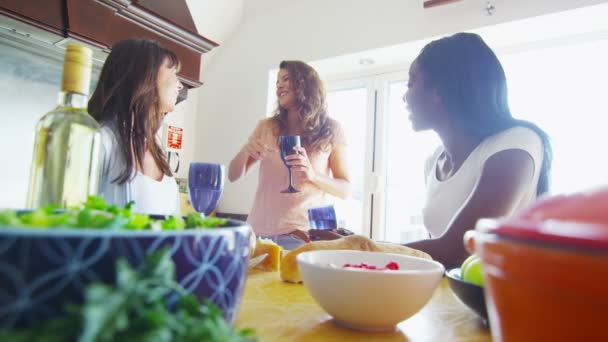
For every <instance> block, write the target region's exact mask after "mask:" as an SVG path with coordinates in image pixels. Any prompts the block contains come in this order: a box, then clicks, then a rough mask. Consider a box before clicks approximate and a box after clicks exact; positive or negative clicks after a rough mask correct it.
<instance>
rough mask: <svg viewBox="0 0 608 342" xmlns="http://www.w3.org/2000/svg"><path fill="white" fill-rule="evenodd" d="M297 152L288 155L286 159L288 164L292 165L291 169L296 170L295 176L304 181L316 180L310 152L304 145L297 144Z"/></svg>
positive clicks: (295, 148)
mask: <svg viewBox="0 0 608 342" xmlns="http://www.w3.org/2000/svg"><path fill="white" fill-rule="evenodd" d="M293 149H294V151H295V152H296V153H294V154H291V155H288V156H287V157H286V158H285V159H286V160H287V165H290V166H291V171H292V172H295V174H294V175H295V176H296V177H297V178H298V179H301V180H302V181H309V182H314V181H315V179H316V176H317V174H316V172H315V169H314V168H313V167H312V165H311V164H310V160H309V159H308V154H307V153H306V149H305V148H304V147H299V146H296V147H294V148H293Z"/></svg>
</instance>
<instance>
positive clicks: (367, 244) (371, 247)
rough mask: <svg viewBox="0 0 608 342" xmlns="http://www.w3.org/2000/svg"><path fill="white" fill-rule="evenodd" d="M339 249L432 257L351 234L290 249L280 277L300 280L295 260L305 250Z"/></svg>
mask: <svg viewBox="0 0 608 342" xmlns="http://www.w3.org/2000/svg"><path fill="white" fill-rule="evenodd" d="M339 249H344V250H356V251H370V252H384V253H397V254H404V255H409V256H414V257H418V258H423V259H432V258H431V256H430V255H428V254H426V253H425V252H422V251H419V250H417V249H413V248H410V247H406V246H402V245H397V244H391V243H379V242H374V241H372V240H370V239H369V238H367V237H365V236H361V235H351V236H346V237H343V238H340V239H337V240H328V241H314V242H309V243H307V244H305V245H302V246H300V247H298V248H296V249H294V250H292V251H290V252H289V253H287V254H286V255H285V256H284V257H283V258H282V259H281V279H283V281H286V282H289V283H300V282H302V278H301V277H300V271H299V270H298V263H297V261H296V257H297V256H298V254H300V253H302V252H307V251H316V250H339Z"/></svg>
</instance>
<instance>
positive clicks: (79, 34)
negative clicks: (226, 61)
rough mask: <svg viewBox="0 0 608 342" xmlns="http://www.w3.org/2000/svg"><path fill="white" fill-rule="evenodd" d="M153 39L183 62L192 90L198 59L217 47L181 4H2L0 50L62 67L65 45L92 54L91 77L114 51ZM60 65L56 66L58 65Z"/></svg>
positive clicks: (97, 0)
mask: <svg viewBox="0 0 608 342" xmlns="http://www.w3.org/2000/svg"><path fill="white" fill-rule="evenodd" d="M134 37H145V38H151V39H154V40H156V41H158V42H160V43H161V44H163V45H164V46H166V47H167V48H169V49H171V50H173V51H174V52H175V53H176V54H177V55H178V56H179V58H180V60H181V61H182V69H181V71H180V75H179V76H180V80H181V81H182V83H184V85H185V86H186V87H184V94H182V96H181V97H182V99H183V98H185V90H186V88H194V87H198V86H200V85H201V83H200V81H199V72H200V59H201V54H203V53H205V52H207V51H209V50H211V49H212V48H214V47H216V46H218V44H217V43H215V42H213V41H211V40H209V39H207V38H205V37H202V36H200V35H199V34H198V33H197V32H196V27H195V26H194V22H193V21H192V17H191V15H190V12H189V10H188V7H187V5H186V3H185V1H184V0H172V1H166V0H139V1H138V0H45V1H44V3H41V2H40V1H39V0H3V1H2V2H1V3H0V45H6V46H9V47H11V48H13V49H14V50H18V51H21V52H23V53H28V54H33V55H37V56H42V57H45V58H47V59H49V60H54V61H57V62H61V61H63V55H64V53H65V49H66V46H67V44H69V43H71V42H76V43H78V44H83V45H87V46H88V47H90V48H91V49H92V50H93V73H94V74H96V73H98V72H99V70H100V68H101V66H102V65H103V62H104V61H105V59H106V57H107V55H108V53H109V52H110V50H111V47H112V45H114V44H115V43H117V42H118V41H121V40H123V39H127V38H134ZM59 65H60V64H59Z"/></svg>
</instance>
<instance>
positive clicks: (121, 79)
mask: <svg viewBox="0 0 608 342" xmlns="http://www.w3.org/2000/svg"><path fill="white" fill-rule="evenodd" d="M165 60H169V62H170V66H171V67H172V66H176V65H177V66H179V59H178V58H177V55H176V54H175V53H173V52H172V51H170V50H168V49H166V48H164V47H162V46H160V45H159V44H158V43H156V42H155V41H152V40H149V39H127V40H124V41H121V42H120V43H118V44H116V45H115V46H113V47H112V52H111V53H110V55H109V56H108V58H107V59H106V62H105V63H104V65H103V68H102V70H101V75H100V76H99V81H98V83H97V87H96V88H95V92H93V95H92V96H91V99H90V100H89V105H88V109H89V113H91V115H92V116H93V117H94V118H95V119H96V120H97V121H98V122H100V123H101V124H109V125H111V127H112V128H113V129H114V133H115V135H116V138H117V139H118V142H119V153H120V154H121V155H122V157H123V158H124V161H125V168H124V169H123V170H122V171H121V173H120V175H119V176H118V178H117V179H114V180H112V181H113V182H117V183H118V184H123V183H125V182H127V181H128V180H129V179H131V177H132V172H133V169H134V168H135V166H136V165H140V166H141V165H143V160H144V155H145V153H146V149H147V150H149V151H150V153H151V154H152V157H153V158H154V161H155V162H156V165H157V166H158V167H159V168H160V169H161V171H162V172H163V173H164V174H165V175H167V176H172V172H171V168H170V167H169V163H168V162H167V159H166V157H165V153H164V151H163V149H162V148H161V147H160V145H159V144H158V142H157V140H156V133H157V131H158V130H159V129H160V127H161V125H162V121H163V117H164V114H165V113H161V112H160V109H159V103H160V99H159V94H158V89H157V86H156V80H157V79H158V73H159V70H160V68H161V66H162V65H163V63H164V62H165Z"/></svg>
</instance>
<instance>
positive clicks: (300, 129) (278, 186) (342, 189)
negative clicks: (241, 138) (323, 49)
mask: <svg viewBox="0 0 608 342" xmlns="http://www.w3.org/2000/svg"><path fill="white" fill-rule="evenodd" d="M276 86H277V89H276V94H277V102H278V103H277V107H276V109H275V111H274V115H273V116H272V117H270V118H267V119H264V120H261V121H260V122H259V123H258V125H257V127H256V128H255V130H254V132H253V134H252V135H251V137H250V138H249V141H248V142H247V144H245V146H243V148H242V149H241V150H240V151H239V152H238V153H237V155H236V156H235V157H234V159H233V160H232V161H231V162H230V167H229V169H228V179H229V180H230V181H231V182H234V181H236V180H238V179H239V178H241V177H242V176H243V175H244V174H245V173H247V171H249V170H250V168H251V167H252V166H253V165H254V164H255V163H256V162H258V161H259V162H260V173H259V179H258V188H257V191H256V195H255V199H254V203H253V207H252V209H251V212H250V213H249V216H248V218H247V221H248V222H249V223H250V224H251V226H252V227H253V229H254V231H255V233H256V234H257V235H259V236H263V237H267V238H271V239H273V240H274V241H275V242H277V243H278V244H280V245H282V246H283V247H285V248H287V249H291V248H294V247H296V246H298V245H300V244H302V243H304V240H307V238H308V236H307V235H306V233H305V232H306V231H307V230H308V227H309V222H308V216H307V215H308V211H307V210H308V209H309V208H313V207H320V206H323V205H324V204H325V194H326V193H328V194H331V195H334V196H337V197H341V198H345V197H347V196H348V194H349V192H350V182H349V177H348V172H347V170H346V165H347V163H346V156H345V144H346V142H345V138H344V134H343V132H342V128H341V127H340V125H339V123H338V122H337V121H336V120H333V119H331V118H330V117H329V116H328V115H327V109H326V103H325V90H324V87H323V83H322V82H321V79H320V78H319V75H318V74H317V72H316V71H315V70H314V69H313V68H312V67H310V66H309V65H307V64H306V63H304V62H300V61H283V62H281V63H280V65H279V73H278V76H277V83H276ZM282 135H299V136H300V138H301V145H302V147H299V148H296V149H294V151H293V154H291V155H289V156H287V160H288V164H289V165H290V166H291V170H292V171H293V172H294V187H295V188H297V189H298V190H300V192H297V193H282V192H281V190H283V189H284V188H285V187H286V185H287V183H288V180H287V177H288V172H287V168H286V167H285V165H284V164H283V162H282V160H281V157H280V154H279V147H278V140H279V136H282Z"/></svg>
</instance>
